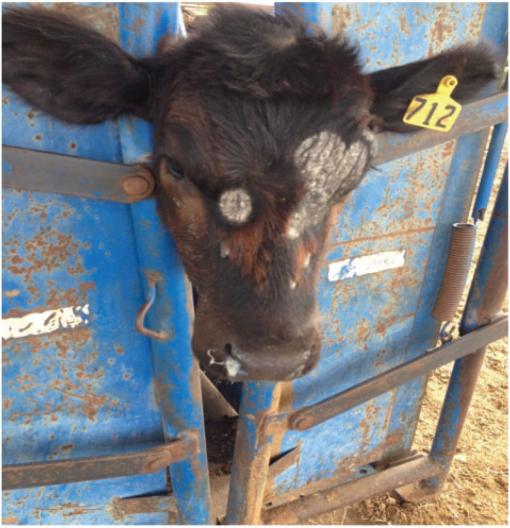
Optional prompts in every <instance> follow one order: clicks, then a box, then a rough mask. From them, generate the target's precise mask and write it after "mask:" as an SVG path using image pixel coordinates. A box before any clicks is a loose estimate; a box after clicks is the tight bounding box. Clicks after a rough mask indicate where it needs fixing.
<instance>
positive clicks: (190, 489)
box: [119, 3, 212, 524]
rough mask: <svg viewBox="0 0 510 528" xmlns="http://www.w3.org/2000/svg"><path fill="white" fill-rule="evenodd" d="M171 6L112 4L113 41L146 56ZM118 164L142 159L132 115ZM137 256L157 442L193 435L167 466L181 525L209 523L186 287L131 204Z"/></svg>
mask: <svg viewBox="0 0 510 528" xmlns="http://www.w3.org/2000/svg"><path fill="white" fill-rule="evenodd" d="M179 11H180V6H179V4H178V3H166V4H163V3H123V4H120V5H119V17H120V37H121V43H122V46H123V48H124V49H126V50H127V51H129V52H130V53H132V54H133V55H135V56H143V55H149V54H151V53H154V52H155V50H156V45H157V41H158V39H159V38H160V37H162V36H163V35H165V34H167V33H168V31H172V32H173V34H175V33H176V32H177V31H178V28H179ZM119 132H120V140H121V147H122V155H123V160H124V162H125V163H135V162H138V161H140V160H143V159H144V158H145V157H146V156H147V155H148V154H150V153H151V151H152V126H151V125H150V124H149V123H146V122H144V121H142V120H140V119H138V118H135V117H131V116H123V117H121V118H120V119H119ZM131 213H132V219H133V226H134V230H135V233H136V240H137V249H138V258H139V260H140V269H141V270H142V272H144V271H148V270H150V271H151V272H156V274H157V275H158V276H159V277H161V279H160V280H159V281H158V282H157V285H156V289H157V297H156V300H155V303H154V305H153V307H152V308H151V310H150V312H149V313H148V314H147V322H148V327H149V328H152V329H157V330H166V331H167V332H168V333H169V335H170V336H171V337H170V340H168V341H165V342H160V341H156V340H155V339H151V348H152V359H153V362H154V372H155V382H156V390H157V397H158V399H159V404H160V406H161V413H162V427H163V432H164V437H165V440H167V441H168V440H169V439H171V438H173V437H176V436H181V437H185V435H186V433H187V432H193V433H197V434H198V437H199V444H200V452H199V453H197V454H195V455H190V456H188V457H187V458H186V459H185V460H183V461H180V462H176V463H174V464H171V465H170V467H169V470H170V477H171V483H172V491H173V495H174V496H175V498H176V501H177V505H178V507H179V513H180V515H179V519H178V520H179V522H180V523H181V524H212V508H211V497H210V490H209V474H208V469H207V455H206V447H205V433H204V422H203V411H202V393H201V389H200V377H199V369H198V364H197V361H196V360H195V359H194V358H193V356H192V354H191V349H190V341H191V327H192V322H193V315H194V313H193V301H192V295H191V287H190V284H189V282H188V281H187V279H186V277H185V275H184V270H183V268H182V264H181V261H180V259H179V257H178V254H177V249H176V247H175V244H174V242H173V240H172V238H171V236H170V235H169V233H168V232H167V231H166V229H165V228H164V227H163V225H162V224H161V222H160V220H159V218H158V215H157V213H156V208H155V204H154V203H153V202H150V201H144V202H140V203H137V204H133V205H132V206H131Z"/></svg>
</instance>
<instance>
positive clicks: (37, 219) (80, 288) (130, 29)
mask: <svg viewBox="0 0 510 528" xmlns="http://www.w3.org/2000/svg"><path fill="white" fill-rule="evenodd" d="M52 7H53V8H55V9H65V10H70V12H71V13H74V14H76V15H78V16H79V17H80V18H82V19H85V20H88V21H89V22H91V23H93V24H94V25H95V26H96V27H97V28H98V29H99V30H101V31H103V32H105V33H107V34H108V35H109V36H110V37H112V38H114V39H115V40H116V41H118V42H120V43H121V44H122V46H123V47H124V48H126V49H129V50H130V51H131V52H133V53H137V54H142V53H146V54H147V53H152V52H153V51H154V50H155V47H156V43H157V40H158V39H159V38H160V37H161V36H162V35H164V34H166V33H167V31H169V30H171V31H172V33H173V34H177V33H178V30H179V6H178V4H150V3H144V4H142V3H141V4H93V3H90V4H79V5H72V6H69V4H67V5H66V4H55V5H54V6H52ZM3 144H4V145H8V146H9V147H16V148H6V149H4V157H3V171H4V185H5V184H7V185H8V182H6V180H8V179H9V177H11V178H13V179H14V180H16V177H17V176H18V175H19V171H24V172H31V173H34V174H37V173H38V172H39V174H40V175H43V176H42V177H43V178H44V171H45V170H46V171H48V170H49V171H50V172H52V177H55V171H52V169H51V167H53V165H52V163H53V162H52V161H51V160H55V158H54V157H52V158H50V159H49V160H48V158H47V157H44V155H43V158H40V157H39V158H38V157H37V154H38V153H37V152H35V153H34V152H32V149H33V150H36V151H44V152H51V153H58V154H65V155H68V156H78V157H82V158H88V159H91V160H99V161H107V162H113V163H116V164H122V163H128V164H132V163H136V162H139V161H141V160H144V158H145V157H146V156H147V155H148V154H150V152H151V131H150V127H149V125H148V124H147V123H145V122H142V121H141V120H137V119H135V118H122V119H119V120H118V122H117V121H116V122H109V123H105V124H101V125H94V126H87V127H80V126H70V125H66V124H63V123H61V122H58V121H57V120H55V119H53V118H51V117H49V116H47V115H44V114H43V113H40V112H38V111H37V110H35V109H31V108H30V107H29V106H27V105H26V104H25V103H24V102H22V101H20V100H19V99H18V98H17V97H16V96H15V95H13V94H12V93H10V92H9V90H8V89H6V88H4V93H3ZM19 149H31V151H25V150H19ZM31 154H32V155H34V154H35V157H31V156H30V155H31ZM39 156H40V154H39ZM46 156H47V155H46ZM56 163H57V168H56V172H58V173H59V174H58V175H57V176H58V177H59V178H60V179H61V180H62V184H63V185H62V187H59V186H58V185H57V186H55V187H54V188H56V189H62V190H63V192H64V194H65V193H66V191H65V189H66V185H67V184H71V185H75V188H74V192H72V193H71V194H78V195H80V192H79V191H80V187H81V188H82V189H87V190H86V192H85V195H87V193H88V195H90V196H91V198H90V199H86V198H79V197H76V196H64V195H62V194H53V193H50V194H47V193H44V194H42V193H39V192H34V191H32V190H21V191H20V190H16V189H6V188H4V194H3V200H4V201H3V214H4V231H3V240H4V242H3V244H4V246H3V248H4V272H3V328H4V331H3V337H4V338H7V339H6V340H4V364H3V366H4V370H3V387H4V390H3V397H4V413H3V420H4V422H3V423H4V425H3V446H4V451H3V464H4V465H9V466H10V467H11V470H12V471H11V473H12V474H13V475H12V476H13V479H14V481H13V485H12V487H14V488H17V487H21V488H24V489H11V490H9V491H5V492H4V500H3V505H4V512H3V519H4V523H14V524H18V523H19V524H116V523H118V524H167V523H168V522H169V520H171V519H172V518H174V517H175V518H176V519H177V520H178V521H179V522H183V523H190V524H207V523H209V522H210V521H211V517H210V497H209V484H208V475H207V463H206V455H205V443H204V442H205V440H204V430H203V417H202V402H201V394H200V382H199V371H198V367H197V364H196V362H195V360H194V359H193V358H192V355H191V351H190V327H191V324H192V318H193V309H192V300H191V291H190V287H189V284H188V283H187V281H186V279H185V277H184V274H183V270H182V266H181V263H180V260H179V258H178V256H177V253H176V250H175V246H174V244H173V241H172V239H171V237H170V236H169V235H168V234H167V233H166V231H165V229H164V228H163V226H162V225H161V223H160V221H159V219H158V217H157V215H156V211H155V204H154V201H152V200H150V201H149V200H147V201H144V202H140V203H133V204H129V203H118V202H117V203H116V202H113V201H105V200H111V199H112V195H110V196H106V195H105V194H106V193H105V186H104V185H103V183H104V181H105V177H104V174H105V173H107V172H108V170H111V171H113V172H115V171H116V170H117V171H120V173H121V174H122V171H125V172H126V174H127V176H128V178H130V177H131V178H132V177H134V178H135V180H134V182H135V184H136V183H138V184H140V181H139V180H137V179H136V173H137V171H136V170H133V169H130V168H129V167H127V166H125V167H123V166H121V165H113V164H112V165H97V164H94V163H92V165H91V164H90V163H89V164H88V165H87V164H85V165H83V164H82V163H81V162H79V160H78V163H75V164H74V165H73V164H71V166H66V167H64V166H63V165H61V164H60V161H59V160H57V162H56ZM24 164H25V165H24ZM26 164H28V166H27V165H26ZM107 176H108V174H107ZM110 176H111V174H110ZM36 179H37V178H36ZM142 179H143V178H142ZM132 181H133V180H132ZM33 188H35V189H37V188H38V187H37V184H35V187H32V189H33ZM77 188H78V192H76V190H77ZM127 188H128V189H129V185H128V186H127ZM142 189H143V182H142ZM135 190H136V185H135ZM117 191H118V192H119V194H120V195H122V196H123V197H124V201H130V199H131V198H132V197H131V198H130V196H129V195H127V194H126V193H123V192H122V189H120V191H119V189H117V190H116V189H112V193H114V194H115V192H117ZM122 196H121V198H120V199H121V200H122V199H123V198H122ZM94 198H97V199H94ZM113 198H115V197H113ZM154 278H157V283H156V284H155V285H153V286H152V287H151V280H152V281H154ZM154 288H156V294H157V296H156V300H155V303H154V306H153V308H152V309H151V310H150V311H149V313H148V316H147V319H148V322H147V326H149V327H150V328H153V329H156V330H159V331H166V332H167V333H168V334H169V336H170V338H169V339H168V340H166V341H159V340H156V339H149V338H147V337H143V336H141V335H140V334H138V333H137V332H136V331H135V328H134V320H135V316H136V314H137V311H138V310H139V308H140V307H141V306H142V304H144V302H145V297H146V296H148V295H149V294H150V293H151V291H152V290H153V289H154ZM148 450H151V451H148ZM139 453H140V454H139ZM105 456H106V457H109V458H106V459H103V460H99V461H96V460H95V459H96V458H97V457H105ZM137 457H138V458H137ZM82 458H83V459H85V460H82V461H81V464H82V465H84V466H86V465H87V464H88V466H89V467H90V468H92V472H91V473H90V474H89V475H83V474H81V473H80V471H81V470H80V468H79V467H78V466H77V465H68V466H66V465H65V461H67V462H69V461H70V460H71V461H75V460H76V459H82ZM50 461H52V463H53V464H54V463H55V462H57V461H62V464H61V465H60V466H59V465H53V466H49V465H44V464H43V465H41V467H37V466H36V465H34V464H35V463H36V462H46V463H48V462H50ZM170 462H171V463H170ZM169 463H170V465H169ZM94 464H95V465H94ZM23 465H25V466H23ZM167 466H168V467H169V475H170V478H168V475H167V469H166V468H167ZM59 471H61V472H64V473H65V474H66V475H69V474H70V473H71V474H73V473H74V474H75V475H76V478H77V480H87V482H78V483H69V484H62V485H45V486H43V487H41V484H42V483H46V484H51V483H52V480H51V479H52V478H56V479H57V481H58V475H55V474H56V473H58V472H59ZM27 472H28V474H29V475H30V476H31V478H32V482H31V483H30V482H27V481H26V478H25V476H26V474H27ZM101 472H102V473H103V478H104V476H108V475H111V476H117V475H119V476H121V475H123V474H125V475H132V476H125V477H123V478H111V479H106V480H95V479H96V478H99V477H98V475H99V474H100V473H101ZM17 477H20V478H21V479H22V480H21V481H16V478H17ZM45 478H46V480H45ZM67 478H68V477H67ZM23 479H24V480H23ZM88 480H94V482H88ZM28 485H36V486H37V487H33V488H28V487H27V486H28ZM169 486H171V496H172V498H173V500H174V502H173V503H172V505H173V512H172V511H170V512H169V511H168V509H169V505H168V503H165V506H164V507H159V508H158V505H157V504H155V505H153V507H152V508H149V509H147V506H144V507H139V504H138V502H137V499H135V497H139V496H153V502H155V503H157V501H158V500H162V499H164V498H165V496H167V495H168V494H169ZM5 487H6V477H5V473H4V488H5ZM158 509H159V510H160V511H159V512H158ZM171 509H172V508H171ZM145 512H151V513H145ZM169 515H170V518H169Z"/></svg>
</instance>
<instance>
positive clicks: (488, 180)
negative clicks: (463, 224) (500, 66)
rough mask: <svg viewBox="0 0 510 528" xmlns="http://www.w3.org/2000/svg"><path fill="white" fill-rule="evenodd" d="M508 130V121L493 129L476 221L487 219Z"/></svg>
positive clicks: (474, 218)
mask: <svg viewBox="0 0 510 528" xmlns="http://www.w3.org/2000/svg"><path fill="white" fill-rule="evenodd" d="M503 89H504V90H508V74H507V75H506V78H505V82H504V86H503ZM507 132H508V121H504V122H503V123H499V125H496V126H495V127H494V130H493V131H492V137H491V142H490V145H489V150H488V152H487V158H486V159H485V166H484V168H483V173H482V178H481V180H480V185H479V187H478V193H477V195H476V199H475V205H474V207H473V211H472V218H473V220H474V221H475V222H477V221H478V220H484V219H485V212H486V211H487V205H488V204H489V198H490V195H491V191H492V186H493V185H494V179H495V178H496V172H497V170H498V166H499V162H500V158H501V152H502V151H503V146H504V144H505V138H506V134H507Z"/></svg>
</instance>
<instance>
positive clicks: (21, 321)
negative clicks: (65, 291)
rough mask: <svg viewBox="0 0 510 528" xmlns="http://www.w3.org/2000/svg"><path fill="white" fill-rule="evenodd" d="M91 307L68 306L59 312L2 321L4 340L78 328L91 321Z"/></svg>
mask: <svg viewBox="0 0 510 528" xmlns="http://www.w3.org/2000/svg"><path fill="white" fill-rule="evenodd" d="M85 315H89V305H88V304H86V305H85V306H68V307H66V308H59V309H58V310H47V311H46V312H37V313H31V314H27V315H23V316H22V317H11V318H9V319H2V339H16V338H20V337H27V336H33V335H41V334H49V333H50V332H55V331H56V330H66V329H69V328H76V327H77V326H79V325H82V324H87V323H88V322H89V321H88V319H86V318H85V317H84V316H85Z"/></svg>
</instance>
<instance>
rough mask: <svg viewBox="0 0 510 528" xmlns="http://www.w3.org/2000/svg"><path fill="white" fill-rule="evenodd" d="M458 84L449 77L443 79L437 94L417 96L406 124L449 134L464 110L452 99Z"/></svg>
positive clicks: (405, 119)
mask: <svg viewBox="0 0 510 528" xmlns="http://www.w3.org/2000/svg"><path fill="white" fill-rule="evenodd" d="M457 84H458V81H457V79H456V78H455V77H454V76H453V75H447V76H446V77H443V78H442V79H441V82H440V83H439V86H438V87H437V91H436V93H433V94H424V95H417V96H416V97H415V98H414V99H413V100H412V101H411V104H410V105H409V108H408V109H407V111H406V115H405V116H404V123H408V124H409V125H415V126H418V127H422V128H430V129H431V130H439V131H440V132H448V131H449V130H450V129H451V128H452V126H453V124H454V123H455V121H456V120H457V117H459V114H460V111H461V110H462V106H461V105H460V104H459V103H457V102H456V101H454V100H453V99H452V98H451V97H450V95H451V93H452V92H453V90H454V88H455V87H456V86H457Z"/></svg>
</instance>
